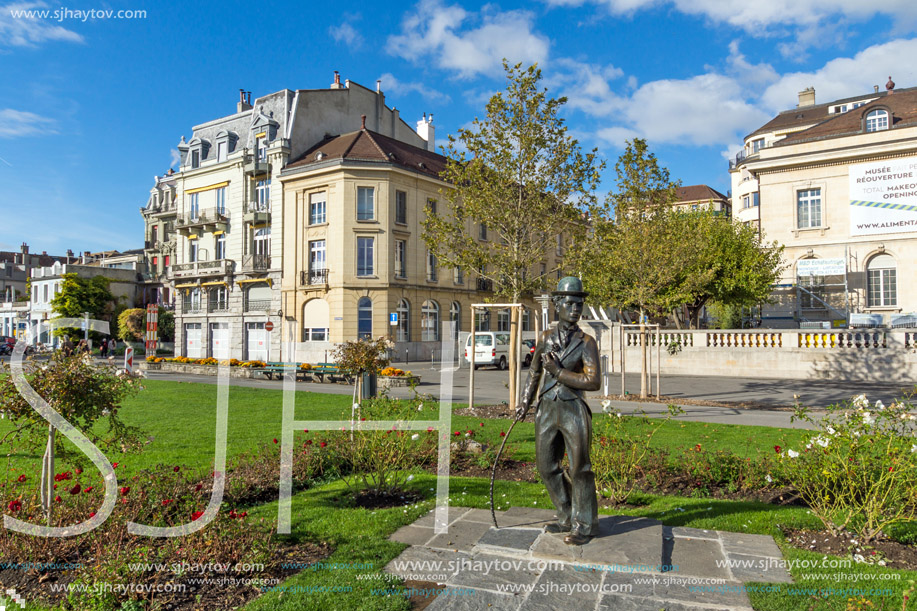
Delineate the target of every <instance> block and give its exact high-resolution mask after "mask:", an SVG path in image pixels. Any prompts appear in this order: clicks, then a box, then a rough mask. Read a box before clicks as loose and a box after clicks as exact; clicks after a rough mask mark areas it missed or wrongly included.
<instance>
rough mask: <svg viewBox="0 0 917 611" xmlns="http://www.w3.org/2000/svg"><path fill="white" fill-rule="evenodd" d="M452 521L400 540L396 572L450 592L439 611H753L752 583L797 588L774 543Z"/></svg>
mask: <svg viewBox="0 0 917 611" xmlns="http://www.w3.org/2000/svg"><path fill="white" fill-rule="evenodd" d="M448 515H449V518H448V520H449V522H448V530H447V532H446V533H444V534H436V533H435V532H434V528H433V525H434V522H433V519H434V513H433V512H430V513H429V514H427V515H425V516H423V517H422V518H420V519H419V520H417V521H416V522H414V523H413V524H410V525H408V526H404V527H402V528H401V529H399V530H398V531H397V532H395V533H394V534H393V535H392V536H391V540H393V541H398V542H400V543H407V544H408V545H410V546H411V547H408V548H407V549H406V550H405V551H404V552H402V554H401V555H400V556H398V557H397V558H396V559H394V560H392V562H390V563H389V564H388V566H387V567H386V569H385V570H386V571H387V572H389V573H392V574H394V575H398V576H399V577H402V578H404V579H410V580H416V581H429V582H435V583H439V584H443V585H445V586H446V588H447V589H446V590H445V591H443V592H442V593H441V594H440V595H439V596H437V598H436V599H435V600H434V601H433V602H432V603H431V604H430V606H429V607H427V609H429V610H430V611H437V610H440V609H463V610H469V611H472V610H478V609H481V610H484V609H513V610H519V611H542V610H544V611H547V610H554V609H561V608H569V609H583V610H585V609H597V610H608V611H611V610H614V611H621V610H623V611H659V609H661V608H664V609H666V611H701V610H708V611H709V610H726V609H729V610H732V611H751V609H752V607H751V603H750V602H749V600H748V596H747V595H746V594H745V591H744V588H743V584H744V583H745V582H751V581H754V582H764V583H792V579H791V577H790V575H789V573H787V571H786V570H785V569H784V568H783V566H784V565H783V555H782V554H781V552H780V549H779V548H778V547H777V544H776V543H774V540H773V538H772V537H769V536H763V535H748V534H740V533H729V532H722V531H714V530H699V529H694V528H681V527H669V526H663V525H662V524H661V523H660V522H658V521H656V520H651V519H648V518H638V517H630V516H607V515H600V516H599V529H600V534H599V536H597V537H595V538H593V539H592V540H591V541H589V543H587V544H586V545H583V546H570V545H566V544H564V542H563V536H564V535H562V534H550V533H547V532H544V530H543V527H544V526H545V525H546V524H548V523H550V522H552V521H554V518H555V515H554V512H553V511H552V510H547V509H535V508H524V507H512V508H510V509H508V510H506V511H498V512H497V521H498V523H499V525H500V528H499V529H495V528H493V523H492V522H491V516H490V511H489V510H485V509H469V508H467V507H450V508H449V514H448Z"/></svg>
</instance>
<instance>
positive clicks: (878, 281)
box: [866, 254, 898, 308]
mask: <svg viewBox="0 0 917 611" xmlns="http://www.w3.org/2000/svg"><path fill="white" fill-rule="evenodd" d="M897 275H898V270H897V265H896V264H895V259H894V257H892V256H891V255H888V254H881V255H876V256H875V257H873V258H872V259H870V260H869V263H867V264H866V285H867V293H868V298H867V303H868V304H869V307H871V308H881V307H884V306H894V305H898V278H897Z"/></svg>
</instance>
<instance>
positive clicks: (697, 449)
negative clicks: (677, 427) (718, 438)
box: [694, 444, 700, 452]
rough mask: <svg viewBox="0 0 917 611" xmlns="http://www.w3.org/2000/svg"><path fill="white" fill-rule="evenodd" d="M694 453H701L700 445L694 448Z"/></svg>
mask: <svg viewBox="0 0 917 611" xmlns="http://www.w3.org/2000/svg"><path fill="white" fill-rule="evenodd" d="M694 451H695V452H700V444H697V445H695V446H694Z"/></svg>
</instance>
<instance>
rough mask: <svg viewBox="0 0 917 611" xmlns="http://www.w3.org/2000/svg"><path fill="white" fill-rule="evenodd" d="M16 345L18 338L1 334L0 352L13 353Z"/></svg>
mask: <svg viewBox="0 0 917 611" xmlns="http://www.w3.org/2000/svg"><path fill="white" fill-rule="evenodd" d="M15 345H16V338H15V337H10V336H9V335H0V354H12V352H13V347H14V346H15Z"/></svg>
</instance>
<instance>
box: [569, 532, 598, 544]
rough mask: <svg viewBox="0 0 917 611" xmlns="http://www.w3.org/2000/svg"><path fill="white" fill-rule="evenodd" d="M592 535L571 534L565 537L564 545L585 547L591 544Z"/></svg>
mask: <svg viewBox="0 0 917 611" xmlns="http://www.w3.org/2000/svg"><path fill="white" fill-rule="evenodd" d="M591 538H592V537H591V536H590V535H581V534H580V533H570V534H569V535H567V536H566V537H564V543H566V544H567V545H585V544H587V543H589V539H591Z"/></svg>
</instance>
